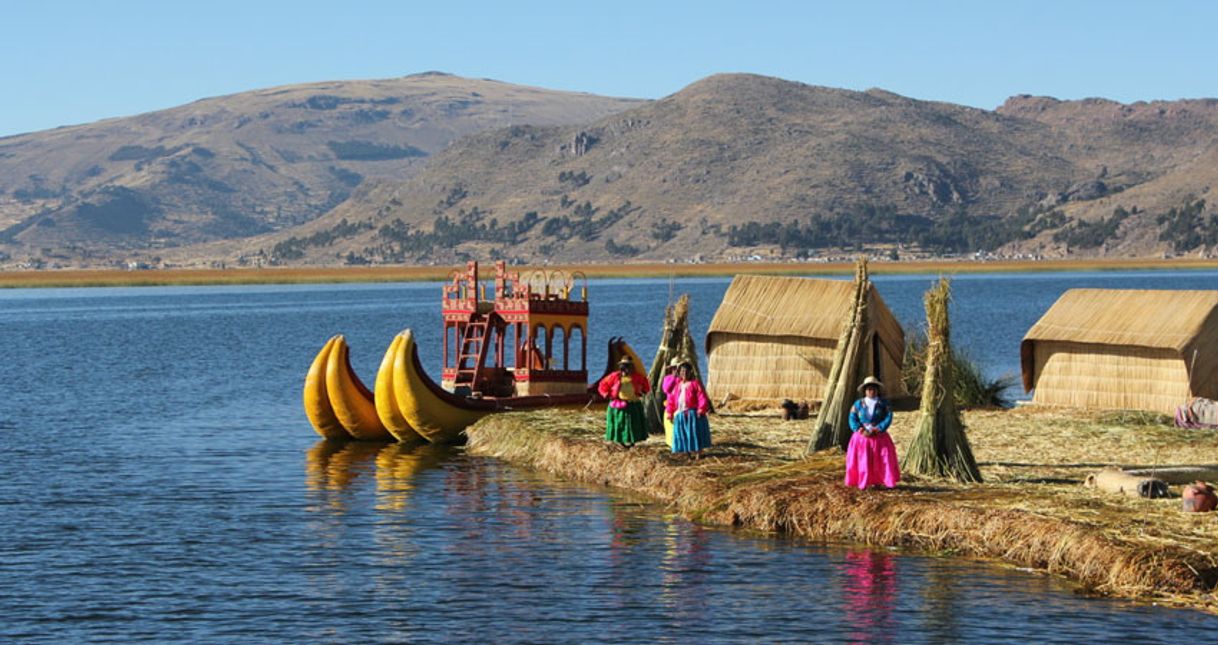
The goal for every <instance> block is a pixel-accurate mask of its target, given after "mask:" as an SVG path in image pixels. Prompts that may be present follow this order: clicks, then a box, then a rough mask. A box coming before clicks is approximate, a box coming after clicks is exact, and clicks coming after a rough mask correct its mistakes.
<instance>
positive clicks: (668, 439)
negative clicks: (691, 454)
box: [664, 414, 672, 448]
mask: <svg viewBox="0 0 1218 645" xmlns="http://www.w3.org/2000/svg"><path fill="white" fill-rule="evenodd" d="M664 443H666V444H668V447H669V448H672V419H669V418H668V414H665V415H664Z"/></svg>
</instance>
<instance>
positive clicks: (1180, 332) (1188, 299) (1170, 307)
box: [1020, 289, 1218, 390]
mask: <svg viewBox="0 0 1218 645" xmlns="http://www.w3.org/2000/svg"><path fill="white" fill-rule="evenodd" d="M1038 341H1053V342H1066V343H1082V344H1090V345H1107V346H1124V347H1143V348H1147V349H1155V350H1169V351H1172V352H1176V353H1179V354H1180V355H1181V357H1187V358H1189V359H1190V360H1192V359H1193V357H1194V355H1198V356H1200V355H1204V356H1201V358H1202V359H1205V360H1206V362H1207V363H1210V362H1212V361H1214V360H1218V356H1211V354H1215V353H1218V291H1169V290H1149V289H1071V290H1069V291H1067V292H1066V293H1064V294H1062V297H1060V298H1058V299H1057V302H1055V303H1053V306H1052V307H1050V308H1049V310H1048V311H1046V312H1045V314H1044V315H1043V316H1041V318H1040V320H1038V321H1036V324H1035V325H1032V328H1031V329H1029V330H1028V333H1027V334H1026V335H1024V337H1023V342H1022V343H1021V345H1020V358H1021V363H1022V367H1023V381H1024V389H1026V390H1031V389H1032V387H1033V384H1034V383H1033V381H1034V378H1033V376H1034V375H1033V374H1032V370H1033V368H1034V365H1033V363H1034V359H1033V354H1032V345H1033V344H1034V343H1036V342H1038Z"/></svg>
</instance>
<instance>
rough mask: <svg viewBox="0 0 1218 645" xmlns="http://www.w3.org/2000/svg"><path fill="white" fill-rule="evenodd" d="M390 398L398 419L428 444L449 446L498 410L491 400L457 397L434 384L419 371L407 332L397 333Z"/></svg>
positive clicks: (414, 348)
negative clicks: (398, 415)
mask: <svg viewBox="0 0 1218 645" xmlns="http://www.w3.org/2000/svg"><path fill="white" fill-rule="evenodd" d="M397 338H398V339H401V340H400V342H398V343H397V345H398V348H397V355H396V356H394V360H393V370H394V373H395V378H394V388H393V395H394V399H395V400H396V402H397V408H398V410H399V411H400V412H401V414H402V417H403V418H404V419H405V420H406V422H407V423H409V424H410V427H412V428H414V430H415V432H417V433H419V435H421V436H422V437H423V438H425V439H427V440H428V441H430V442H432V443H453V442H456V441H458V440H459V439H460V435H461V431H463V430H465V428H466V427H468V426H469V425H470V424H472V423H474V422H475V421H477V420H478V419H481V418H482V417H484V416H486V415H488V414H490V413H492V412H494V411H495V410H496V409H498V406H497V405H496V403H495V402H494V401H492V400H477V399H469V398H467V397H462V396H457V395H456V394H453V393H451V392H449V391H447V390H445V389H443V388H441V387H440V386H439V385H437V384H436V383H435V381H433V380H431V377H429V376H428V375H427V373H426V372H424V371H423V366H422V365H421V364H420V362H419V351H418V347H417V346H416V345H415V342H414V334H413V333H411V331H410V330H409V329H407V330H405V331H403V332H402V333H400V334H398V336H397Z"/></svg>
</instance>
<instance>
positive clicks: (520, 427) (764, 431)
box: [469, 406, 1218, 613]
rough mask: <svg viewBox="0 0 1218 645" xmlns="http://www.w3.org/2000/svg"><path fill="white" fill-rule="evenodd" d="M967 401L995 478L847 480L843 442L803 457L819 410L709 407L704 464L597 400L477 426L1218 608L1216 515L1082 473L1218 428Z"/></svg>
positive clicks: (724, 513)
mask: <svg viewBox="0 0 1218 645" xmlns="http://www.w3.org/2000/svg"><path fill="white" fill-rule="evenodd" d="M963 414H964V420H965V424H966V425H967V427H968V436H969V440H970V441H971V442H972V446H973V451H974V454H975V456H976V458H977V461H978V463H979V465H980V467H981V472H982V475H983V477H984V478H985V483H984V484H956V483H951V482H944V481H936V480H928V479H918V478H912V477H908V478H907V479H906V480H905V481H903V482H902V483H901V485H900V486H898V487H897V488H896V489H895V490H891V491H888V490H881V489H872V490H868V491H858V490H855V489H849V488H846V487H845V486H843V485H842V483H841V479H842V475H843V459H842V457H841V456H840V455H839V454H835V453H832V452H822V453H816V454H815V455H813V456H812V457H811V458H809V459H803V458H802V457H801V453H802V451H803V448H804V446H805V444H806V442H807V440H808V436H809V433H810V432H811V429H812V425H811V422H810V421H789V422H783V421H781V420H779V419H778V418H777V415H775V414H767V415H765V416H756V415H736V416H731V415H712V417H711V427H712V431H713V433H714V439H715V447H714V448H713V449H711V450H709V451H708V452H707V453H706V456H705V457H704V458H703V459H702V460H701V461H697V462H690V461H683V460H680V459H678V458H675V457H673V456H672V455H670V454H669V453H668V449H667V447H666V446H665V445H664V443H663V440H662V438H661V437H654V436H653V437H652V438H651V439H650V440H649V441H647V442H646V443H643V444H639V445H637V446H635V447H634V448H630V449H623V448H617V447H614V446H609V445H606V444H605V443H604V442H602V441H601V439H600V437H601V434H602V432H603V429H604V412H603V411H597V410H585V411H569V410H566V411H564V410H547V411H538V412H529V413H511V414H501V415H492V416H490V417H487V418H485V419H483V420H482V421H480V422H479V423H478V424H476V425H474V426H473V427H471V428H470V429H469V437H470V441H469V450H470V451H471V452H472V453H474V454H481V455H488V456H496V457H501V458H504V459H507V460H509V461H512V462H515V463H519V464H522V465H526V466H529V467H533V468H537V469H540V470H545V471H548V472H551V473H554V474H557V475H559V476H562V477H565V478H568V479H572V480H577V481H583V482H588V483H596V484H603V485H609V486H616V487H621V488H626V489H630V490H632V491H635V492H640V493H644V494H647V495H649V496H651V497H654V498H656V499H657V500H660V501H662V502H664V503H667V504H670V505H672V506H673V507H675V508H676V509H677V510H679V511H681V512H682V513H684V514H685V515H686V516H688V517H690V518H692V519H695V520H699V521H704V522H708V523H715V524H727V525H734V526H741V527H746V528H751V529H757V530H764V531H783V532H790V533H792V534H795V535H799V536H802V537H806V538H810V539H815V540H833V541H850V542H861V543H866V544H872V545H887V546H902V547H909V548H914V549H918V550H923V551H930V552H936V553H947V554H962V555H968V556H974V557H981V558H992V559H997V560H1000V561H1003V562H1007V563H1010V564H1012V565H1016V566H1023V567H1031V568H1035V569H1039V570H1043V571H1047V572H1050V573H1054V574H1060V575H1063V576H1066V577H1068V578H1070V579H1073V580H1075V581H1077V582H1078V583H1080V585H1081V586H1082V588H1083V589H1084V590H1087V591H1090V592H1094V593H1099V594H1106V595H1113V596H1122V597H1128V598H1137V599H1143V600H1155V601H1159V602H1164V603H1168V604H1173V605H1180V606H1191V607H1195V608H1200V609H1205V610H1207V611H1211V612H1215V613H1218V596H1215V594H1214V589H1213V587H1214V583H1215V580H1216V579H1218V514H1212V513H1205V514H1196V513H1183V512H1181V511H1180V510H1179V508H1180V500H1179V499H1178V498H1174V499H1163V500H1146V499H1135V498H1127V497H1122V496H1118V495H1113V494H1107V493H1102V492H1097V491H1092V490H1088V489H1085V488H1083V486H1082V485H1081V482H1082V480H1083V478H1084V477H1086V475H1088V474H1090V473H1092V472H1094V471H1096V470H1098V469H1100V468H1103V467H1105V466H1108V465H1118V466H1122V467H1158V466H1170V465H1186V464H1193V465H1200V464H1209V463H1213V461H1214V456H1215V454H1218V453H1216V450H1218V432H1216V431H1210V430H1182V429H1178V428H1174V427H1171V426H1170V425H1167V424H1166V423H1163V421H1162V420H1160V419H1157V418H1154V417H1149V418H1142V417H1138V416H1136V415H1125V416H1122V415H1097V414H1094V413H1087V412H1079V411H1066V410H1055V409H1046V408H1036V407H1031V406H1029V407H1022V408H1016V409H1014V410H979V411H965V412H964V413H963ZM917 416H918V415H917V413H916V412H904V413H900V412H898V413H897V416H896V420H895V421H894V423H893V426H892V428H891V432H892V436H893V439H894V441H895V442H896V444H897V449H898V451H901V453H902V454H904V453H903V451H904V449H905V447H906V446H907V445H908V442H909V440H910V439H911V437H912V435H913V432H914V424H915V422H916V421H917Z"/></svg>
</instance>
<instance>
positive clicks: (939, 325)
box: [901, 278, 981, 482]
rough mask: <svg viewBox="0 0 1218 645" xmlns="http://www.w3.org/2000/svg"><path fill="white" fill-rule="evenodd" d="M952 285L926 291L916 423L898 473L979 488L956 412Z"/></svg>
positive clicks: (942, 283)
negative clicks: (923, 352) (922, 368)
mask: <svg viewBox="0 0 1218 645" xmlns="http://www.w3.org/2000/svg"><path fill="white" fill-rule="evenodd" d="M950 299H951V285H950V284H949V283H948V280H947V278H939V283H938V284H936V285H935V286H933V287H931V288H930V289H929V290H928V291H927V292H926V296H925V297H924V302H925V303H926V341H927V344H926V375H925V376H924V377H923V379H922V405H921V409H920V413H921V417H920V418H919V419H918V425H917V429H916V430H915V432H914V436H913V439H911V440H910V442H909V449H908V450H907V451H906V453H905V458H904V459H902V460H901V470H902V471H904V472H908V473H914V474H919V475H930V476H935V477H949V478H952V479H955V480H957V481H961V482H980V481H981V471H980V470H978V468H977V460H976V459H974V458H973V449H972V448H971V447H970V446H969V443H968V437H967V436H965V434H964V424H963V423H962V422H961V421H960V410H959V408H957V407H956V396H955V389H956V383H955V371H954V370H953V369H952V365H953V361H952V347H951V342H950V331H951V323H950V320H949V317H948V312H947V305H948V301H949V300H950Z"/></svg>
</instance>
